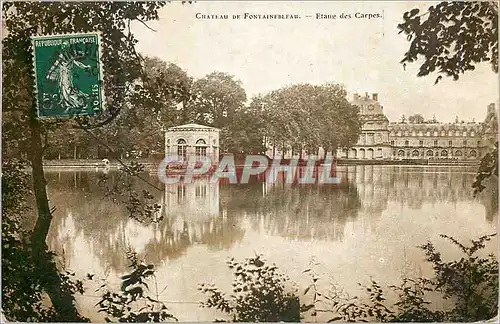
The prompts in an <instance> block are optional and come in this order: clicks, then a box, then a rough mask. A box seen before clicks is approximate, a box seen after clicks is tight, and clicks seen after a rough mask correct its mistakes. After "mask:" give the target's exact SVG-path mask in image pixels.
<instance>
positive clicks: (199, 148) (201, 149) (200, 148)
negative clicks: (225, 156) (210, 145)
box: [195, 138, 207, 156]
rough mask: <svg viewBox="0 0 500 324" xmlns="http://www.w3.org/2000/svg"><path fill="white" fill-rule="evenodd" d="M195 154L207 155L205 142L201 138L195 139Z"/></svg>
mask: <svg viewBox="0 0 500 324" xmlns="http://www.w3.org/2000/svg"><path fill="white" fill-rule="evenodd" d="M195 151H196V156H207V142H205V140H203V139H201V138H200V139H199V140H197V141H196V146H195Z"/></svg>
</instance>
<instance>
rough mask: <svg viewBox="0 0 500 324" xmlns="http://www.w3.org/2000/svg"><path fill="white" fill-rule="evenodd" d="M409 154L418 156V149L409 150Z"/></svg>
mask: <svg viewBox="0 0 500 324" xmlns="http://www.w3.org/2000/svg"><path fill="white" fill-rule="evenodd" d="M411 155H412V156H418V155H419V153H418V150H413V152H411Z"/></svg>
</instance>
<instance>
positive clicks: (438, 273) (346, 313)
mask: <svg viewBox="0 0 500 324" xmlns="http://www.w3.org/2000/svg"><path fill="white" fill-rule="evenodd" d="M495 235H496V234H492V235H484V236H481V237H479V238H477V239H474V240H472V241H471V243H470V245H464V244H462V243H460V242H459V241H457V240H456V239H454V238H452V237H450V236H447V235H441V237H443V238H445V239H446V240H448V241H449V242H451V243H452V244H453V245H454V246H456V247H458V248H459V249H460V250H461V252H462V253H463V257H461V258H460V259H459V260H451V261H443V259H442V257H441V253H440V252H438V251H437V250H436V248H435V246H434V245H433V244H432V243H431V242H428V243H426V244H424V245H422V246H420V248H421V249H422V251H423V252H424V254H425V256H426V261H427V262H429V263H431V264H432V267H433V270H434V277H433V278H431V279H428V278H422V277H421V278H403V281H402V283H401V284H400V285H398V286H395V285H391V286H389V287H390V288H391V290H392V291H393V292H395V293H396V294H397V301H396V302H394V303H392V304H390V303H388V302H387V300H386V297H385V296H386V295H387V294H386V293H385V292H384V291H383V289H382V288H381V286H380V285H379V284H378V283H377V282H376V281H374V280H372V282H371V284H370V285H369V286H362V287H363V290H364V292H365V293H366V295H367V298H363V299H361V298H359V297H350V296H349V295H348V294H346V293H345V292H344V291H343V290H342V289H339V288H338V287H337V286H336V285H332V287H331V288H330V289H329V291H328V292H327V293H323V292H320V291H319V289H318V287H317V281H318V280H319V277H318V276H317V274H315V273H314V272H313V271H312V270H311V269H307V270H306V272H310V273H311V279H312V283H311V285H310V286H309V287H307V288H306V290H305V291H304V295H307V294H308V293H309V294H313V296H312V302H311V303H310V304H307V305H303V306H302V309H303V311H309V310H312V312H313V313H312V315H313V316H315V315H316V314H317V312H319V311H321V312H327V313H330V314H333V315H334V317H333V318H331V319H330V322H332V321H339V320H340V321H343V322H356V321H359V322H366V321H377V322H443V321H444V322H471V321H480V320H487V319H491V318H493V317H495V316H496V315H497V312H498V261H497V259H496V257H495V256H494V255H493V254H490V255H488V256H487V257H486V258H484V257H480V256H479V255H478V252H480V251H481V250H482V249H483V248H484V247H485V246H486V243H487V242H488V241H490V240H491V238H492V237H493V236H495ZM431 295H433V296H436V295H439V296H440V297H441V298H442V299H444V300H449V301H451V305H450V306H449V307H448V308H447V309H445V310H439V309H434V308H433V307H431V305H432V304H431V302H430V301H429V300H428V298H429V297H430V296H431Z"/></svg>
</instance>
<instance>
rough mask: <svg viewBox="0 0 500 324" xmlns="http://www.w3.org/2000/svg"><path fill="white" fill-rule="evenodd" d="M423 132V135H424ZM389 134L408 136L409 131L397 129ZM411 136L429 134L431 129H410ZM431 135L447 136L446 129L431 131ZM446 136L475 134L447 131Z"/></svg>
mask: <svg viewBox="0 0 500 324" xmlns="http://www.w3.org/2000/svg"><path fill="white" fill-rule="evenodd" d="M424 134H425V135H424ZM390 136H400V137H401V136H410V131H404V133H403V132H402V131H398V132H397V133H396V132H394V131H392V132H391V133H390ZM411 136H431V131H426V132H425V133H424V132H422V131H419V132H418V133H417V131H412V132H411ZM432 136H447V135H446V131H444V130H442V131H441V132H438V131H434V132H432ZM448 136H463V137H467V136H476V132H474V131H471V132H470V134H468V132H467V131H463V132H461V131H458V130H457V131H452V130H450V131H448Z"/></svg>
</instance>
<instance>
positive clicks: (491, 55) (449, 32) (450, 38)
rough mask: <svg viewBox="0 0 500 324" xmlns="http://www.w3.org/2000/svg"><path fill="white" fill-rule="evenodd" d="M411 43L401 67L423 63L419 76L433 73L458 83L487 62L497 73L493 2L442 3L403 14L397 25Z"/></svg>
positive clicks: (496, 8) (496, 41) (437, 80)
mask: <svg viewBox="0 0 500 324" xmlns="http://www.w3.org/2000/svg"><path fill="white" fill-rule="evenodd" d="M398 29H399V30H400V32H399V33H404V34H405V35H406V36H407V39H408V41H409V42H410V47H409V49H408V51H407V52H406V53H405V54H404V57H403V59H402V60H401V63H403V66H406V63H412V62H415V61H417V60H418V59H419V58H420V57H423V58H424V62H423V63H422V65H421V66H420V68H419V72H418V74H417V75H418V76H426V75H429V74H431V73H433V72H435V71H437V73H439V74H440V75H439V76H438V77H437V78H436V83H438V82H439V80H440V79H441V78H442V75H445V76H448V77H453V79H454V80H458V78H459V76H460V74H462V73H465V72H466V71H472V70H474V69H475V67H476V65H477V64H478V63H481V62H488V63H490V64H491V67H492V69H493V71H494V72H495V73H497V72H498V3H497V2H494V1H449V2H448V1H443V2H441V3H439V4H437V5H432V6H430V7H429V8H428V9H427V11H426V12H424V13H422V14H420V11H419V9H417V8H415V9H412V10H411V11H408V12H405V13H404V15H403V22H402V23H400V24H399V25H398Z"/></svg>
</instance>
